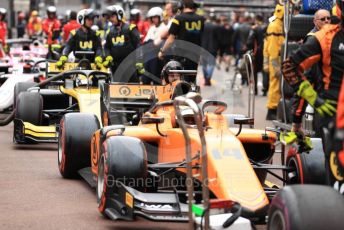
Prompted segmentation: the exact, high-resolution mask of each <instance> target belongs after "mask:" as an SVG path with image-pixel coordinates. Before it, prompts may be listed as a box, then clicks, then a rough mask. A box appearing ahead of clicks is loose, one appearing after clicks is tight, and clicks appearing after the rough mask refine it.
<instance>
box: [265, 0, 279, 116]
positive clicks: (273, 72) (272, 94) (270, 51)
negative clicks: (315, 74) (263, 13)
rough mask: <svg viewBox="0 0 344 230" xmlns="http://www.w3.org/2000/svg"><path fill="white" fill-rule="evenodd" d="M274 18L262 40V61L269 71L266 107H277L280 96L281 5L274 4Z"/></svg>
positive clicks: (273, 108)
mask: <svg viewBox="0 0 344 230" xmlns="http://www.w3.org/2000/svg"><path fill="white" fill-rule="evenodd" d="M274 16H275V20H274V21H272V22H271V23H270V24H269V26H268V28H267V31H266V39H265V42H264V51H265V52H264V62H265V65H266V66H268V72H269V93H268V102H267V108H268V109H272V110H275V109H277V105H278V102H279V100H280V98H281V90H280V75H281V74H280V66H281V57H280V56H281V55H280V53H281V46H282V44H283V43H284V34H283V6H281V5H279V4H278V5H276V8H275V12H274Z"/></svg>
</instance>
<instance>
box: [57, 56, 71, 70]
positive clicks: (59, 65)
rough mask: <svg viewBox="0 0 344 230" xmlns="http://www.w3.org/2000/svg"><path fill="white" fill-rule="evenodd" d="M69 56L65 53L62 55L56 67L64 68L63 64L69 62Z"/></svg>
mask: <svg viewBox="0 0 344 230" xmlns="http://www.w3.org/2000/svg"><path fill="white" fill-rule="evenodd" d="M67 60H68V57H67V56H65V55H62V56H61V57H60V59H59V60H58V61H57V62H56V67H57V68H59V69H62V68H63V65H64V64H65V63H66V62H67Z"/></svg>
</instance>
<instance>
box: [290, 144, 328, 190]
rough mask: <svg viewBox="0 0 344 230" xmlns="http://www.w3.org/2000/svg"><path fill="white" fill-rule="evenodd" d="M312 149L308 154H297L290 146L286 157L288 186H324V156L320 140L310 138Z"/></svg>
mask: <svg viewBox="0 0 344 230" xmlns="http://www.w3.org/2000/svg"><path fill="white" fill-rule="evenodd" d="M312 144H313V149H312V150H311V151H310V152H309V153H297V147H296V146H291V147H290V149H289V152H288V155H287V161H286V162H287V163H286V164H287V166H289V167H291V168H292V171H290V172H288V173H287V178H288V181H289V184H321V185H324V184H326V170H325V154H324V151H323V147H322V141H321V139H320V138H312Z"/></svg>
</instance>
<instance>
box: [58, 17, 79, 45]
mask: <svg viewBox="0 0 344 230" xmlns="http://www.w3.org/2000/svg"><path fill="white" fill-rule="evenodd" d="M76 15H77V13H76V12H75V11H71V12H70V14H69V22H68V23H67V24H65V25H64V26H63V29H62V31H63V42H65V43H66V42H67V41H68V38H69V34H70V32H71V31H72V30H77V29H79V28H80V24H79V23H78V22H77V21H76Z"/></svg>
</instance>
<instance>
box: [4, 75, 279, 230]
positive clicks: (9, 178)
mask: <svg viewBox="0 0 344 230" xmlns="http://www.w3.org/2000/svg"><path fill="white" fill-rule="evenodd" d="M226 76H228V73H225V72H224V71H219V70H216V71H215V73H214V81H213V86H211V87H207V88H202V95H203V96H204V98H213V99H216V98H217V99H221V100H225V101H227V102H228V103H229V104H231V105H233V106H232V107H231V106H230V107H231V108H230V109H229V112H235V113H243V114H247V102H248V101H247V88H244V89H243V91H242V93H241V94H240V93H239V92H235V93H233V92H231V91H230V90H229V89H228V87H227V86H226V84H225V83H224V82H225V81H226ZM265 103H266V97H262V96H258V97H257V98H256V110H255V111H256V116H255V118H256V122H255V127H256V128H264V127H265V126H271V124H270V122H266V121H265V114H266V107H265ZM12 132H13V124H12V123H11V124H10V125H8V126H5V127H0V229H186V228H187V225H186V224H182V223H166V222H151V221H147V220H144V219H142V218H138V219H137V220H136V221H135V222H124V221H110V220H108V219H106V218H104V217H103V216H102V215H101V214H100V213H99V212H98V210H97V202H96V195H95V191H94V190H93V189H91V188H90V187H89V186H88V185H87V183H86V182H84V181H82V180H66V179H63V178H62V177H61V176H60V173H59V171H58V168H57V146H56V145H55V144H39V145H14V144H13V142H12ZM278 157H279V156H278ZM264 228H265V227H264V226H260V227H259V229H264Z"/></svg>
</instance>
